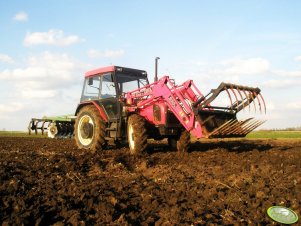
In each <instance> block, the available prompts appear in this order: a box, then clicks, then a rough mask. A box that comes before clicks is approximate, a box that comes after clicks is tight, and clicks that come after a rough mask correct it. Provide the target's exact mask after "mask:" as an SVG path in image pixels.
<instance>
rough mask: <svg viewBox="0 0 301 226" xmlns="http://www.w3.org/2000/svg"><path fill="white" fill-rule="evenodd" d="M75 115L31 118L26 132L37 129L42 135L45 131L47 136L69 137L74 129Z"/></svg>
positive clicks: (36, 131)
mask: <svg viewBox="0 0 301 226" xmlns="http://www.w3.org/2000/svg"><path fill="white" fill-rule="evenodd" d="M74 122H75V116H59V117H43V118H41V119H39V118H32V119H31V120H30V122H29V125H28V134H31V133H32V132H34V133H35V134H36V135H37V134H38V132H39V130H41V134H42V135H44V133H45V132H47V136H48V137H49V138H71V137H72V136H73V131H74Z"/></svg>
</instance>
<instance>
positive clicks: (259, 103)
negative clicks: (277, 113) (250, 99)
mask: <svg viewBox="0 0 301 226" xmlns="http://www.w3.org/2000/svg"><path fill="white" fill-rule="evenodd" d="M253 93H254V95H255V97H254V99H255V98H256V99H257V102H258V105H259V111H260V113H262V111H261V102H260V100H259V98H258V97H257V95H258V94H257V93H256V92H253Z"/></svg>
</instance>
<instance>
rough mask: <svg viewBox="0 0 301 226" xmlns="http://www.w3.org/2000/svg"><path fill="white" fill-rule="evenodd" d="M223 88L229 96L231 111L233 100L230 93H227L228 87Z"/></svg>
mask: <svg viewBox="0 0 301 226" xmlns="http://www.w3.org/2000/svg"><path fill="white" fill-rule="evenodd" d="M224 90H226V92H227V94H228V97H229V99H230V102H231V105H230V106H231V111H233V108H232V105H233V101H232V97H231V95H230V93H229V91H228V89H227V88H226V87H225V89H224Z"/></svg>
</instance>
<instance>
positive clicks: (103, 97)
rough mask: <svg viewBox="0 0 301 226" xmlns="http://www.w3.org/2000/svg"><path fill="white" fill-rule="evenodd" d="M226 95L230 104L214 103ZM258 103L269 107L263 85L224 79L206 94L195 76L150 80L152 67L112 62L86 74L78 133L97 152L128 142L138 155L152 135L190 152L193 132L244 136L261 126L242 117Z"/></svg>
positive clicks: (78, 138) (200, 135)
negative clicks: (148, 69) (240, 114)
mask: <svg viewBox="0 0 301 226" xmlns="http://www.w3.org/2000/svg"><path fill="white" fill-rule="evenodd" d="M156 77H157V76H156ZM156 77H155V78H156ZM221 93H226V96H227V98H228V99H229V100H230V105H229V106H226V107H221V106H214V105H213V104H212V102H213V101H214V100H215V99H216V98H217V96H219V95H220V94H221ZM255 99H257V101H255ZM252 102H253V104H254V107H255V109H256V105H257V106H258V108H259V109H260V110H262V111H265V103H264V99H263V98H262V96H261V94H260V89H259V88H252V87H247V86H240V85H234V84H229V83H221V84H220V86H219V87H218V88H217V89H212V90H211V92H209V94H207V95H206V96H204V95H203V94H202V93H201V92H200V91H199V90H198V88H197V87H196V86H195V84H194V83H193V81H192V80H188V81H186V82H184V83H183V84H180V85H176V84H175V82H174V80H172V79H170V78H169V76H164V77H162V78H161V79H159V80H157V79H155V82H154V83H151V84H149V81H148V78H147V73H146V71H143V70H136V69H130V68H125V67H118V66H109V67H104V68H99V69H96V70H93V71H89V72H87V73H86V74H85V81H84V86H83V90H82V96H81V100H80V104H79V105H78V107H77V109H76V113H75V115H76V116H77V118H76V121H75V125H74V135H75V140H76V144H77V146H78V147H79V148H84V149H90V150H92V151H96V150H102V149H103V148H104V147H105V146H106V145H107V142H108V141H109V140H113V141H116V142H123V143H124V142H126V143H128V144H129V149H130V153H131V154H137V153H140V152H143V151H145V150H146V148H147V139H155V140H161V139H163V138H167V139H168V143H169V145H170V147H171V149H177V150H178V151H186V150H187V148H188V145H189V143H190V134H192V135H194V136H195V137H196V138H203V137H204V138H225V137H244V136H246V135H247V134H248V133H249V132H251V131H252V130H254V129H255V128H257V127H258V126H260V125H261V124H262V123H263V121H259V120H255V119H253V118H249V119H246V120H242V121H240V120H238V119H237V117H236V114H237V113H238V112H239V111H240V110H242V109H244V108H245V107H246V106H249V107H250V104H251V103H252Z"/></svg>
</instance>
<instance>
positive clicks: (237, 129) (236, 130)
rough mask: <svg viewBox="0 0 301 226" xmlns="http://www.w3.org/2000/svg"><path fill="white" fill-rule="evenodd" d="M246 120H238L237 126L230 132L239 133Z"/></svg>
mask: <svg viewBox="0 0 301 226" xmlns="http://www.w3.org/2000/svg"><path fill="white" fill-rule="evenodd" d="M243 123H244V121H238V122H237V123H236V125H235V128H233V129H232V130H231V131H229V132H228V134H229V135H230V134H239V132H241V131H242V129H243V128H242V125H243Z"/></svg>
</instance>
